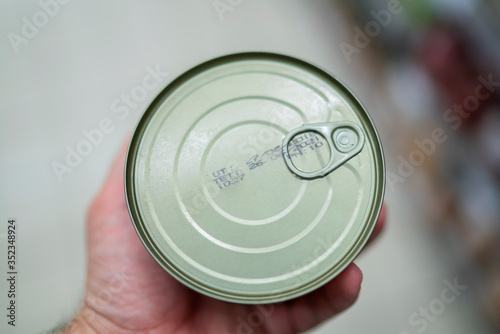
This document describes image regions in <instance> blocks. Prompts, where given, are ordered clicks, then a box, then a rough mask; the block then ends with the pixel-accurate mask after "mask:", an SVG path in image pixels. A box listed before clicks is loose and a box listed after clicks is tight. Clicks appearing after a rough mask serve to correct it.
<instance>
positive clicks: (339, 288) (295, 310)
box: [267, 264, 363, 333]
mask: <svg viewBox="0 0 500 334" xmlns="http://www.w3.org/2000/svg"><path fill="white" fill-rule="evenodd" d="M362 280H363V274H362V273H361V270H360V269H359V268H358V267H357V266H356V265H355V264H351V265H349V266H348V267H347V268H346V269H345V270H344V271H343V272H342V273H340V274H339V275H338V276H337V277H335V278H334V279H333V280H331V281H330V282H328V283H327V284H325V285H324V286H322V287H321V288H319V289H317V290H315V291H313V292H311V293H309V294H307V295H305V296H302V297H299V298H297V299H294V300H292V301H290V302H285V303H280V304H279V305H277V306H276V311H282V308H284V312H286V313H287V318H288V319H289V322H290V324H291V326H292V328H293V332H303V331H306V330H309V329H311V328H313V327H315V326H316V325H318V324H319V323H321V322H322V321H324V320H326V319H328V318H331V317H333V316H335V315H337V314H339V313H340V312H342V311H344V310H345V309H347V308H348V307H349V306H351V305H352V304H353V303H354V302H355V301H356V299H357V298H358V295H359V291H360V289H361V281H362ZM276 313H277V312H276ZM280 318H281V317H275V318H274V320H280ZM281 320H282V318H281ZM267 327H268V329H269V331H270V332H273V331H272V330H273V329H276V333H278V332H280V324H279V323H278V321H273V319H270V321H269V322H268V324H267Z"/></svg>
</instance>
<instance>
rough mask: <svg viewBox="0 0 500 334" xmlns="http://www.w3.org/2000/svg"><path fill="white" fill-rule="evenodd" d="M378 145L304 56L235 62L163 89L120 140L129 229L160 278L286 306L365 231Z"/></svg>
mask: <svg viewBox="0 0 500 334" xmlns="http://www.w3.org/2000/svg"><path fill="white" fill-rule="evenodd" d="M384 184H385V173H384V162H383V155H382V148H381V145H380V142H379V139H378V136H377V133H376V130H375V128H374V126H373V124H372V122H371V120H370V118H369V116H368V114H367V113H366V111H365V110H364V109H363V107H362V106H361V104H360V103H359V102H358V100H357V99H356V98H355V97H354V96H353V95H352V93H351V92H350V91H349V90H348V89H347V88H346V87H345V86H344V85H343V84H341V83H340V82H339V81H338V80H336V79H335V78H333V77H332V76H330V75H329V74H327V73H325V72H324V71H322V70H320V69H318V68H316V67H314V66H312V65H310V64H308V63H305V62H303V61H300V60H297V59H294V58H290V57H287V56H281V55H275V54H268V53H245V54H236V55H230V56H225V57H221V58H217V59H215V60H211V61H208V62H206V63H204V64H202V65H199V66H197V67H195V68H193V69H191V70H190V71H188V72H186V73H185V74H183V75H181V76H180V77H179V78H177V79H176V80H174V81H173V82H172V83H171V84H170V85H169V86H167V87H166V88H165V89H164V91H163V92H161V93H160V95H159V96H158V97H157V98H156V99H155V100H154V101H153V102H152V104H151V105H150V107H149V108H148V109H147V111H146V112H145V114H144V116H143V117H142V119H141V121H140V122H139V124H138V126H137V129H136V131H135V133H134V135H133V138H132V140H131V144H130V148H129V152H128V157H127V163H126V172H125V186H126V196H127V202H128V205H129V211H130V215H131V217H132V221H133V223H134V226H135V228H136V230H137V232H138V234H139V236H140V238H141V239H142V241H143V243H144V244H145V246H146V248H147V249H148V250H149V252H150V253H151V254H152V255H153V257H154V258H155V259H156V260H157V261H158V263H159V264H160V265H162V266H163V267H164V268H165V269H166V270H167V271H168V272H169V273H170V274H172V275H173V276H174V277H176V278H177V279H178V280H179V281H181V282H183V283H184V284H186V285H187V286H189V287H191V288H193V289H195V290H197V291H199V292H202V293H204V294H206V295H209V296H212V297H215V298H219V299H222V300H227V301H233V302H240V303H268V302H275V301H281V300H286V299H291V298H294V297H297V296H299V295H302V294H304V293H307V292H309V291H311V290H313V289H316V288H318V287H319V286H321V285H322V284H324V283H326V282H327V281H329V280H330V279H332V278H333V277H335V276H336V275H337V274H339V273H340V272H341V271H342V270H343V269H344V268H345V267H346V266H347V265H348V264H349V263H350V262H352V261H353V260H354V258H355V257H356V255H357V254H358V253H359V252H360V251H361V249H362V247H363V245H364V244H365V243H366V241H367V240H368V237H369V235H370V233H371V231H372V229H373V227H374V225H375V222H376V220H377V217H378V214H379V212H380V208H381V205H382V199H383V193H384Z"/></svg>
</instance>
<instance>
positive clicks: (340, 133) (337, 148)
mask: <svg viewBox="0 0 500 334" xmlns="http://www.w3.org/2000/svg"><path fill="white" fill-rule="evenodd" d="M305 132H317V133H319V134H321V135H322V136H323V137H324V138H325V139H326V141H327V143H328V147H329V149H330V160H329V161H328V163H327V164H326V166H325V167H323V168H321V169H320V170H318V171H315V172H304V171H301V170H299V169H298V168H297V167H295V165H294V164H293V162H292V160H291V159H290V154H289V152H288V146H289V144H290V141H292V140H293V138H294V137H296V136H297V135H300V134H302V133H305ZM364 144H365V136H364V134H363V132H362V131H361V128H360V127H359V126H358V125H357V124H354V123H352V122H332V123H315V124H304V125H302V126H300V127H298V128H295V129H293V130H292V131H290V132H289V133H288V134H287V135H286V136H285V138H284V139H283V147H282V148H283V158H284V159H285V163H286V165H287V166H288V169H290V171H291V172H292V173H294V174H295V175H297V176H299V177H301V178H303V179H315V178H318V177H323V176H326V175H328V174H330V173H331V172H332V171H334V170H335V169H337V168H338V167H340V166H341V165H342V164H344V163H345V162H347V161H348V160H349V159H351V158H352V157H354V156H355V155H357V154H358V153H359V152H361V149H362V148H363V145H364Z"/></svg>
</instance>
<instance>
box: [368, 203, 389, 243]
mask: <svg viewBox="0 0 500 334" xmlns="http://www.w3.org/2000/svg"><path fill="white" fill-rule="evenodd" d="M386 218H387V208H386V205H385V204H384V205H382V209H381V210H380V214H379V216H378V219H377V222H376V223H375V227H374V228H373V232H372V234H371V235H370V238H369V239H368V243H370V242H372V241H373V240H375V239H376V238H377V237H378V236H379V235H380V233H381V232H382V230H383V229H384V226H385V224H386Z"/></svg>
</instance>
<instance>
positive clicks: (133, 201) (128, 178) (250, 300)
mask: <svg viewBox="0 0 500 334" xmlns="http://www.w3.org/2000/svg"><path fill="white" fill-rule="evenodd" d="M239 60H271V61H279V62H285V63H287V64H290V65H293V66H299V67H301V68H303V69H306V70H308V71H311V72H312V73H315V74H318V75H319V76H321V78H322V79H323V80H324V81H325V83H327V84H329V85H331V86H332V87H335V88H336V89H337V90H339V91H340V92H341V93H342V94H343V95H344V96H345V98H346V99H348V103H349V105H350V106H351V107H352V109H354V110H355V111H356V113H357V115H358V116H359V118H360V119H361V120H362V121H363V122H365V123H366V124H365V126H364V127H363V130H364V131H366V132H369V133H370V138H371V139H372V140H373V144H374V146H375V147H374V159H375V160H376V161H377V163H378V167H379V169H378V171H377V172H378V173H377V174H376V177H375V179H376V181H375V183H376V186H375V188H376V189H377V191H376V194H375V196H374V199H373V202H372V205H371V207H370V210H367V211H369V214H367V217H368V219H367V220H366V221H365V224H364V229H363V232H362V233H361V234H360V236H359V238H358V239H357V240H356V242H355V243H354V245H353V246H352V247H351V249H350V250H349V252H348V253H347V254H346V255H345V256H344V257H343V258H342V260H341V261H339V264H338V265H336V266H333V265H332V268H333V269H332V270H330V271H328V272H326V273H325V274H324V275H322V276H320V277H318V278H317V279H315V280H314V281H310V282H309V283H307V284H304V285H301V286H300V287H299V288H294V289H290V290H287V291H280V292H278V293H274V294H263V295H251V296H249V295H237V294H232V293H228V292H226V291H223V290H220V289H214V288H212V287H210V286H207V285H204V284H203V283H201V282H198V281H196V280H195V279H193V278H192V277H190V276H188V275H186V274H185V273H184V272H182V271H181V270H179V269H178V268H176V267H175V266H174V265H172V264H171V263H170V262H169V260H168V258H167V257H166V256H165V255H164V254H163V253H162V252H161V250H160V249H159V248H158V247H157V245H156V244H155V242H154V240H153V238H152V237H151V235H149V233H148V232H147V229H146V227H145V222H144V221H143V220H142V219H141V215H140V212H139V209H138V205H137V198H136V197H135V196H134V194H135V184H134V180H133V178H134V175H135V161H136V158H137V153H138V148H139V144H140V142H141V139H142V136H143V134H144V131H145V130H146V128H147V126H148V125H149V123H150V121H151V119H152V117H153V116H154V115H155V112H156V111H157V110H158V108H159V107H160V106H161V104H162V103H163V102H164V101H165V100H166V99H167V98H168V96H169V95H170V94H171V93H172V92H174V91H175V90H176V89H177V88H178V87H179V86H181V85H182V84H183V83H185V82H187V81H188V80H190V79H191V78H193V77H194V76H196V75H197V74H200V73H202V72H204V71H205V70H208V69H211V68H213V67H215V66H217V65H223V64H227V63H229V62H233V61H239ZM385 178H386V175H385V161H384V154H383V148H382V145H381V142H380V138H379V135H378V133H377V130H376V128H375V126H374V124H373V121H372V119H371V117H370V115H369V114H368V112H367V111H366V109H365V108H364V106H363V104H362V103H361V102H360V101H359V99H358V98H357V97H356V96H355V95H354V94H353V93H352V92H351V90H350V89H349V88H348V87H347V86H346V85H345V84H344V83H343V82H342V81H341V80H339V79H338V78H337V77H336V76H334V75H332V74H330V73H329V72H328V71H326V70H324V69H322V68H321V67H319V66H316V65H312V64H311V63H309V62H307V61H304V60H301V59H298V58H295V57H291V56H288V55H283V54H276V53H270V52H242V53H234V54H229V55H224V56H220V57H217V58H214V59H211V60H208V61H205V62H203V63H201V64H199V65H197V66H195V67H193V68H191V69H189V70H187V71H186V72H184V73H182V74H181V75H179V76H178V77H177V78H175V79H174V80H173V81H172V82H170V83H169V84H168V85H167V86H166V87H165V88H164V89H163V90H162V91H161V92H160V93H158V95H157V96H156V97H155V98H154V100H153V101H152V102H151V103H150V104H149V106H148V107H147V109H146V111H145V112H144V113H143V115H142V116H141V118H140V120H139V122H138V123H137V125H136V127H135V130H134V133H133V135H132V137H131V139H130V143H129V146H128V150H127V155H126V161H125V172H124V191H125V198H126V203H127V207H128V210H129V214H130V217H131V220H132V224H133V225H134V228H135V230H136V232H137V235H138V236H139V238H140V239H141V241H142V243H143V245H144V246H145V247H146V249H147V250H148V252H149V253H150V254H151V255H152V256H153V258H154V259H155V260H156V262H157V263H158V264H160V266H162V267H163V268H164V269H165V270H166V271H167V272H168V273H169V274H170V275H172V276H173V277H174V278H176V279H177V280H178V281H180V282H182V283H183V284H184V285H186V286H188V287H190V288H192V289H193V290H195V291H198V292H200V293H202V294H204V295H207V296H211V297H214V298H217V299H220V300H224V301H228V302H236V303H242V304H264V303H274V302H280V301H285V300H289V299H292V298H296V297H299V296H302V295H304V294H306V293H309V292H311V291H313V290H316V289H318V288H319V287H321V286H322V285H324V284H326V283H327V282H329V281H330V280H331V279H333V278H334V277H336V276H337V275H339V274H340V273H341V272H342V271H343V270H344V269H345V268H346V267H347V266H348V265H350V264H351V263H352V262H353V261H354V260H355V258H356V257H357V256H358V255H359V253H360V252H361V251H362V249H363V246H364V245H365V244H366V243H367V241H368V239H369V237H370V235H371V233H372V231H373V228H374V227H375V224H376V222H377V219H378V217H379V215H380V212H381V208H382V205H383V199H384V195H385Z"/></svg>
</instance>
